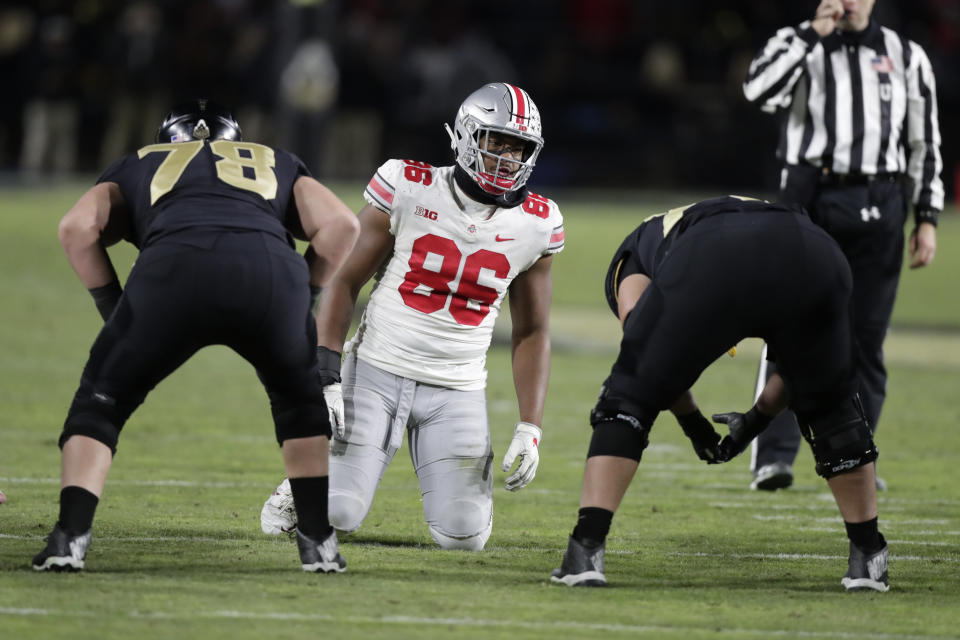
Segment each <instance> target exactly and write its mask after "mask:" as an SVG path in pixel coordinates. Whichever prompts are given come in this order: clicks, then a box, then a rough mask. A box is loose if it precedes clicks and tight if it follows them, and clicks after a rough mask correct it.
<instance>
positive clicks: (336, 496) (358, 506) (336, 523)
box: [327, 491, 370, 533]
mask: <svg viewBox="0 0 960 640" xmlns="http://www.w3.org/2000/svg"><path fill="white" fill-rule="evenodd" d="M369 508H370V507H369V505H367V504H365V503H364V502H363V500H360V499H359V498H356V497H354V496H352V495H350V494H348V493H342V492H339V491H338V492H333V491H331V492H330V495H329V502H328V505H327V518H328V519H329V520H330V525H331V526H332V527H333V528H334V529H336V530H337V531H342V532H344V533H353V532H354V531H356V530H357V529H359V528H360V525H361V524H363V520H364V518H366V517H367V511H368V510H369Z"/></svg>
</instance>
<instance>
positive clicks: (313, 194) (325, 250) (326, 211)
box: [293, 176, 360, 288]
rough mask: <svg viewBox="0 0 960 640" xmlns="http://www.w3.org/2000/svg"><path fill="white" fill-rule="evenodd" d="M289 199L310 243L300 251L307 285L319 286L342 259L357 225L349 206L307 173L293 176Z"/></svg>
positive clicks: (324, 283) (355, 239)
mask: <svg viewBox="0 0 960 640" xmlns="http://www.w3.org/2000/svg"><path fill="white" fill-rule="evenodd" d="M293 198H294V202H295V204H296V207H297V213H298V215H299V217H300V225H301V227H302V228H303V232H304V235H305V236H306V239H307V241H308V242H309V243H310V246H309V247H307V251H306V253H305V254H304V258H306V260H307V265H309V267H310V286H311V288H312V287H323V286H325V285H326V284H327V282H328V281H329V280H330V278H331V277H332V276H333V274H334V272H336V270H337V269H339V268H340V266H341V265H342V264H343V262H344V260H346V258H347V255H348V254H349V253H350V250H351V249H352V248H353V245H354V243H355V242H356V241H357V236H358V235H359V233H360V225H359V223H358V222H357V219H356V216H354V215H353V211H351V210H350V207H348V206H347V205H345V204H344V203H343V201H342V200H340V198H338V197H337V196H336V194H334V193H333V192H332V191H331V190H330V189H328V188H327V187H325V186H323V185H322V184H320V182H318V181H317V180H315V179H314V178H311V177H310V176H300V177H299V178H297V181H296V182H295V183H294V184H293Z"/></svg>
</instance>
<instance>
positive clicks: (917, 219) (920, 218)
mask: <svg viewBox="0 0 960 640" xmlns="http://www.w3.org/2000/svg"><path fill="white" fill-rule="evenodd" d="M939 217H940V212H939V211H937V210H936V209H917V210H915V211H914V212H913V222H914V224H916V226H918V227H919V226H920V223H921V222H927V223H929V224H932V225H933V226H937V219H938V218H939Z"/></svg>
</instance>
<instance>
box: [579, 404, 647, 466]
mask: <svg viewBox="0 0 960 640" xmlns="http://www.w3.org/2000/svg"><path fill="white" fill-rule="evenodd" d="M640 413H641V412H640V411H639V410H636V409H635V408H634V407H632V406H631V405H630V403H629V402H626V401H622V400H616V399H611V398H604V397H601V399H600V402H598V403H597V406H596V407H594V408H593V410H592V411H591V412H590V424H591V425H592V426H593V437H592V438H590V449H589V451H588V452H587V457H588V458H592V457H593V456H617V457H619V458H630V459H631V460H636V461H637V462H639V461H640V458H641V457H642V456H643V450H644V449H646V448H647V445H648V444H649V443H650V427H651V425H650V424H644V421H642V420H641V419H640V418H638V417H637V415H638V414H640Z"/></svg>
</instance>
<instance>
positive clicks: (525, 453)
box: [500, 422, 542, 491]
mask: <svg viewBox="0 0 960 640" xmlns="http://www.w3.org/2000/svg"><path fill="white" fill-rule="evenodd" d="M541 435H542V432H541V431H540V427H538V426H536V425H533V424H530V423H529V422H518V423H517V426H516V428H515V429H514V431H513V440H512V441H511V442H510V447H509V448H507V454H506V455H505V456H503V464H501V465H500V470H501V471H509V470H510V467H512V466H513V463H514V461H515V460H517V459H518V458H519V459H520V464H518V465H517V470H516V471H514V472H513V474H511V475H510V476H508V477H507V491H516V490H518V489H522V488H524V487H525V486H527V485H528V484H530V481H531V480H533V477H534V476H535V475H537V465H539V464H540V453H539V451H538V450H537V447H538V446H539V445H540V437H541Z"/></svg>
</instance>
